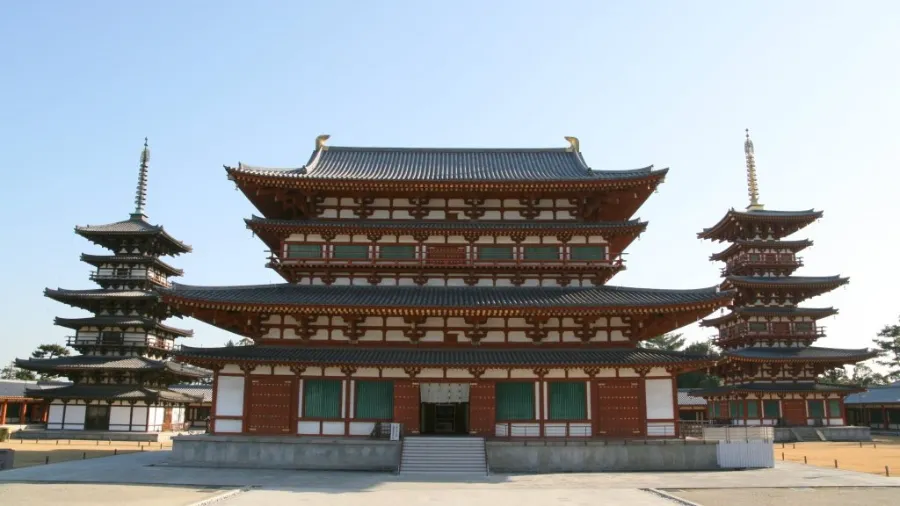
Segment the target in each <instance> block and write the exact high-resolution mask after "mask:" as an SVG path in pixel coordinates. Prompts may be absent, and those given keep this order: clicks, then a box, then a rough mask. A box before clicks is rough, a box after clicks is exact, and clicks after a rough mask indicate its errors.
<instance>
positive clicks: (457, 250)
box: [425, 245, 466, 265]
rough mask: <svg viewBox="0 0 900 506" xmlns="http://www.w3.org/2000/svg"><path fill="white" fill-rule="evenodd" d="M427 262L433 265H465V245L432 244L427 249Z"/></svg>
mask: <svg viewBox="0 0 900 506" xmlns="http://www.w3.org/2000/svg"><path fill="white" fill-rule="evenodd" d="M425 251H426V254H425V262H426V263H428V264H431V265H464V264H465V263H466V247H465V246H432V245H428V249H426V250H425Z"/></svg>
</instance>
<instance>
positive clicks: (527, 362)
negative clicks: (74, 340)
mask: <svg viewBox="0 0 900 506" xmlns="http://www.w3.org/2000/svg"><path fill="white" fill-rule="evenodd" d="M178 356H179V357H180V358H182V359H184V360H191V359H204V358H205V359H214V360H226V361H227V360H239V361H249V362H269V363H302V364H336V365H370V366H371V365H381V366H385V367H392V366H396V367H403V366H413V365H419V366H447V367H451V366H455V367H474V366H537V365H545V366H547V365H571V366H590V365H603V364H610V365H616V364H623V365H639V364H645V365H646V364H677V363H681V362H708V361H710V358H709V357H707V356H701V355H686V354H684V353H681V352H677V351H661V350H650V349H644V348H625V349H615V348H577V349H560V348H553V349H536V348H524V349H477V350H476V349H466V348H457V349H454V348H442V349H434V348H432V349H429V348H356V347H353V348H319V347H306V348H304V347H299V346H259V345H251V346H228V347H223V348H192V347H187V346H185V347H182V348H181V351H179V352H178Z"/></svg>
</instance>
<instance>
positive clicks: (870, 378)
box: [819, 364, 888, 387]
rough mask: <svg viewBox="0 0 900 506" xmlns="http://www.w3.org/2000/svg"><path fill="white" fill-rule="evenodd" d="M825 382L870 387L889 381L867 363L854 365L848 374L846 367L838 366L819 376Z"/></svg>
mask: <svg viewBox="0 0 900 506" xmlns="http://www.w3.org/2000/svg"><path fill="white" fill-rule="evenodd" d="M819 379H820V380H821V381H822V382H823V383H830V384H833V385H854V386H862V387H870V386H873V385H883V384H885V383H888V380H887V378H885V376H884V375H883V374H879V373H877V372H875V371H873V370H872V368H871V367H869V366H867V365H866V364H856V365H854V366H853V372H852V373H851V374H847V368H846V367H836V368H834V369H831V370H829V371H825V374H822V375H820V376H819Z"/></svg>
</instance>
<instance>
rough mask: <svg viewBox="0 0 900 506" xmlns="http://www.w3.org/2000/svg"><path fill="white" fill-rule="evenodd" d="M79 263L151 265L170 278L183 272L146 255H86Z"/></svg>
mask: <svg viewBox="0 0 900 506" xmlns="http://www.w3.org/2000/svg"><path fill="white" fill-rule="evenodd" d="M81 261H82V262H84V263H86V264H89V265H93V266H95V267H100V266H101V265H105V264H110V263H116V264H138V265H147V264H149V265H152V266H154V267H156V268H157V269H159V270H161V271H163V272H165V273H166V274H168V275H170V276H183V275H184V271H183V270H181V269H178V268H177V267H173V266H171V265H169V264H168V263H166V262H163V261H162V260H161V259H159V258H158V257H154V256H148V255H88V254H82V255H81Z"/></svg>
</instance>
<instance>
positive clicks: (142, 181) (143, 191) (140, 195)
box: [131, 137, 150, 219]
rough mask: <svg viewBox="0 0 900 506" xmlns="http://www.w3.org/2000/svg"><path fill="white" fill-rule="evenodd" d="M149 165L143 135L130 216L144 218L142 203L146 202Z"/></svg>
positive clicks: (148, 156)
mask: <svg viewBox="0 0 900 506" xmlns="http://www.w3.org/2000/svg"><path fill="white" fill-rule="evenodd" d="M149 166H150V148H149V147H148V146H147V138H146V137H144V149H143V150H141V168H140V170H139V171H138V182H137V190H135V194H134V212H133V213H131V217H132V218H137V219H144V218H146V217H147V215H145V214H144V205H145V204H146V202H147V171H148V168H149Z"/></svg>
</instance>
